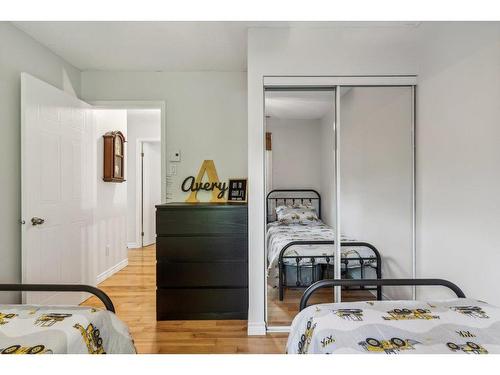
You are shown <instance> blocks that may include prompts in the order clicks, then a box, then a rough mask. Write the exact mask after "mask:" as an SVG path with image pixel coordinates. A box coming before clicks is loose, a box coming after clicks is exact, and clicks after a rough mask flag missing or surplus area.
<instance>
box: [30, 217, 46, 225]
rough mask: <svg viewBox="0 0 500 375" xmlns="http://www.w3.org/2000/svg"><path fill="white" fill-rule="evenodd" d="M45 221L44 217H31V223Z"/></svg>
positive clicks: (38, 223)
mask: <svg viewBox="0 0 500 375" xmlns="http://www.w3.org/2000/svg"><path fill="white" fill-rule="evenodd" d="M43 223H45V219H42V218H40V217H32V218H31V224H33V225H41V224H43Z"/></svg>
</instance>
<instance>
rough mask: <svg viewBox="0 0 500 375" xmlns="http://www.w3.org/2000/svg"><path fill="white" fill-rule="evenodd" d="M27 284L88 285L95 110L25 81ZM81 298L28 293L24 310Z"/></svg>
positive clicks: (24, 276) (34, 81) (24, 241)
mask: <svg viewBox="0 0 500 375" xmlns="http://www.w3.org/2000/svg"><path fill="white" fill-rule="evenodd" d="M21 113H22V114H21V117H22V121H21V123H22V125H21V140H22V141H21V142H22V146H21V153H22V155H21V163H22V220H23V223H24V224H23V225H22V281H23V283H57V284H77V283H80V284H81V283H88V281H89V280H88V269H87V264H88V259H86V257H88V253H89V243H91V223H92V205H91V198H92V194H93V191H92V188H91V186H92V184H91V180H90V177H91V176H90V172H89V168H91V164H92V162H91V160H93V157H94V155H90V151H89V150H91V149H92V148H91V143H90V142H91V141H92V135H93V133H92V128H93V121H94V120H93V114H92V110H91V107H90V106H89V105H88V104H86V103H85V102H82V101H81V100H79V99H78V98H75V97H74V96H71V95H69V94H67V93H65V92H63V91H61V90H59V89H57V88H55V87H53V86H51V85H49V84H47V83H45V82H43V81H40V80H38V79H36V78H34V77H32V76H30V75H28V74H24V73H23V74H22V75H21ZM83 297H84V295H83V294H81V293H35V292H33V293H25V294H24V296H23V300H24V302H26V303H40V304H78V303H80V302H81V301H82V300H83Z"/></svg>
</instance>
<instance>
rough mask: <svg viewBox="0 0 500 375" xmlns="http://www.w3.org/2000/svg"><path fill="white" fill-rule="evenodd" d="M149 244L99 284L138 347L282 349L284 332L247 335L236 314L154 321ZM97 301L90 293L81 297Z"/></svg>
mask: <svg viewBox="0 0 500 375" xmlns="http://www.w3.org/2000/svg"><path fill="white" fill-rule="evenodd" d="M155 259H156V257H155V246H154V245H153V246H149V247H146V248H143V249H136V250H130V251H129V264H128V266H127V267H125V268H124V269H123V270H121V271H119V272H117V273H116V274H115V275H113V276H111V277H110V278H109V279H107V280H106V281H104V282H103V283H102V284H100V285H99V288H101V289H102V290H104V291H105V292H106V293H107V294H108V295H109V296H110V297H111V299H112V300H113V303H114V305H115V308H116V313H117V315H118V316H119V317H120V319H122V320H123V321H124V322H125V323H126V324H127V325H128V326H129V328H130V332H131V334H132V337H133V338H134V343H135V346H136V348H137V351H138V353H172V354H198V353H284V350H285V344H286V339H287V337H288V335H287V334H283V333H281V334H278V333H277V334H269V335H267V336H247V322H246V321H241V320H191V321H161V322H157V321H156V294H155V288H156V265H155ZM83 304H84V305H88V306H102V304H101V303H100V301H99V300H97V299H96V298H95V297H91V298H89V299H88V300H87V301H85V302H84V303H83Z"/></svg>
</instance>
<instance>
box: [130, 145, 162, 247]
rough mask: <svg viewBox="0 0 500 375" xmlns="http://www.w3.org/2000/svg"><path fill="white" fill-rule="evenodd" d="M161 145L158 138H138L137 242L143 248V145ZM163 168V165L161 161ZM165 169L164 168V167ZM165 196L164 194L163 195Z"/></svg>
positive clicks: (136, 167) (136, 182)
mask: <svg viewBox="0 0 500 375" xmlns="http://www.w3.org/2000/svg"><path fill="white" fill-rule="evenodd" d="M145 142H151V143H153V142H154V143H158V142H159V143H160V146H161V140H160V139H158V138H137V140H136V145H135V151H136V152H135V242H136V243H137V244H138V245H139V246H138V247H142V246H143V245H144V244H143V242H142V236H141V233H142V225H141V203H142V184H141V180H142V179H141V171H142V161H141V153H142V152H143V147H142V145H143V143H145ZM160 162H161V164H162V166H163V164H166V163H163V162H162V161H160ZM162 169H163V167H162ZM162 195H163V194H162Z"/></svg>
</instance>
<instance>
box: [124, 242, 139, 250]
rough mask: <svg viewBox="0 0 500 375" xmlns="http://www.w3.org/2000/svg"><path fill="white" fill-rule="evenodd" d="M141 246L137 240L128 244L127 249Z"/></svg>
mask: <svg viewBox="0 0 500 375" xmlns="http://www.w3.org/2000/svg"><path fill="white" fill-rule="evenodd" d="M139 248H140V246H139V245H138V244H137V243H136V242H129V243H128V244H127V249H139Z"/></svg>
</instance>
